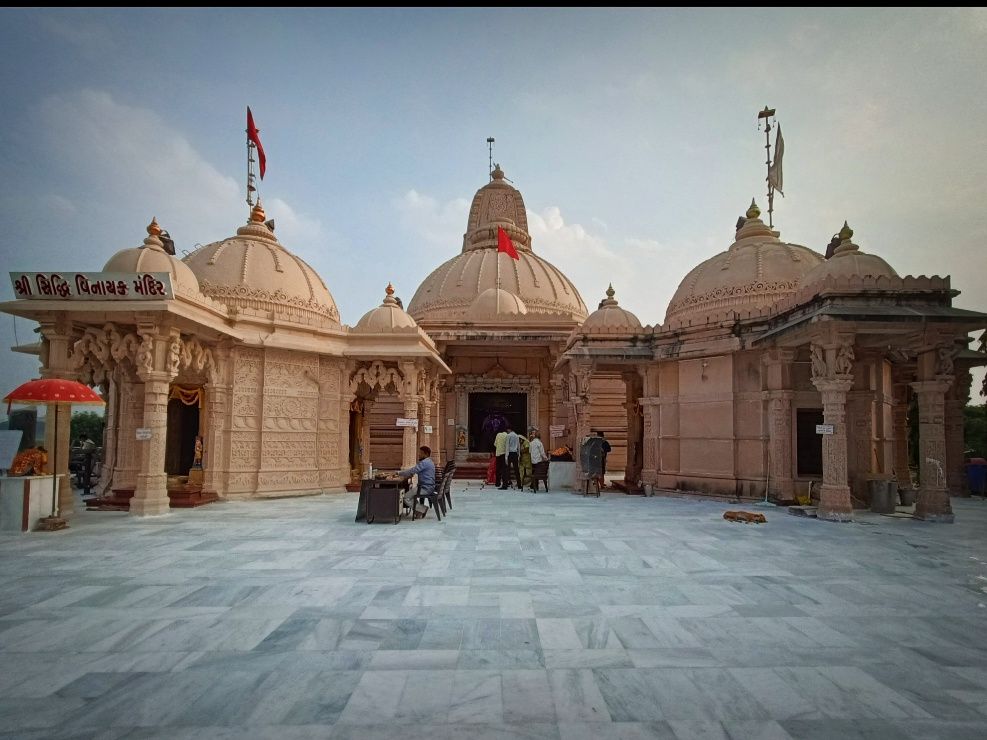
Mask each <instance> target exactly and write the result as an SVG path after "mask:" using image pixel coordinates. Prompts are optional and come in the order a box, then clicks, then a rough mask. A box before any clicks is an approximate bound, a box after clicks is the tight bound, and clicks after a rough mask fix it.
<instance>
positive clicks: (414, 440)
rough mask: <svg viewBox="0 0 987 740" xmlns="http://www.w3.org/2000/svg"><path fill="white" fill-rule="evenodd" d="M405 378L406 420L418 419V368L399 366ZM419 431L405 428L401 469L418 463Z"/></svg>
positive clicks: (403, 383) (403, 363)
mask: <svg viewBox="0 0 987 740" xmlns="http://www.w3.org/2000/svg"><path fill="white" fill-rule="evenodd" d="M399 367H400V368H401V374H402V375H403V376H404V377H403V380H402V383H401V400H402V402H403V403H404V418H405V419H418V418H419V417H418V404H419V403H421V400H422V399H421V395H420V394H419V388H418V368H417V367H416V366H415V363H413V362H402V363H400V364H399ZM418 446H419V445H418V429H417V427H404V428H403V429H402V439H401V467H402V468H410V467H412V466H413V465H415V463H417V462H418Z"/></svg>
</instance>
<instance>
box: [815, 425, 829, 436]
mask: <svg viewBox="0 0 987 740" xmlns="http://www.w3.org/2000/svg"><path fill="white" fill-rule="evenodd" d="M832 433H833V425H832V424H816V434H832Z"/></svg>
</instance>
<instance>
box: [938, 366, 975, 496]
mask: <svg viewBox="0 0 987 740" xmlns="http://www.w3.org/2000/svg"><path fill="white" fill-rule="evenodd" d="M972 384H973V376H971V375H970V371H969V370H967V369H959V368H958V369H957V371H956V380H955V381H954V382H953V385H952V387H950V389H949V392H948V393H947V395H946V401H945V419H944V423H945V427H946V428H945V432H946V484H947V487H948V488H949V493H950V494H951V495H953V496H969V495H970V489H969V488H968V487H967V484H966V465H965V461H966V458H965V456H964V455H963V451H964V440H963V433H964V422H965V419H964V415H963V408H964V407H965V406H966V404H967V401H969V400H970V386H971V385H972Z"/></svg>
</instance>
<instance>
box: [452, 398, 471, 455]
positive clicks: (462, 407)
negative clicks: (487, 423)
mask: <svg viewBox="0 0 987 740" xmlns="http://www.w3.org/2000/svg"><path fill="white" fill-rule="evenodd" d="M454 388H455V391H456V426H454V427H453V435H454V437H455V442H456V453H455V454H456V464H457V465H461V464H462V463H465V462H466V458H467V456H468V455H469V435H470V434H473V433H475V430H473V429H470V428H469V418H470V416H469V392H468V391H467V390H466V385H465V383H463V381H462V379H457V380H456V383H455V385H454ZM461 429H464V430H466V435H465V436H466V443H465V444H462V445H461V444H459V442H460V434H459V431H460V430H461Z"/></svg>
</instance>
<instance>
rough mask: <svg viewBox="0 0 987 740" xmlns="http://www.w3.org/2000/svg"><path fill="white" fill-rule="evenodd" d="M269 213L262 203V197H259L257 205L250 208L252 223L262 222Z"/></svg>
mask: <svg viewBox="0 0 987 740" xmlns="http://www.w3.org/2000/svg"><path fill="white" fill-rule="evenodd" d="M266 218H267V214H266V213H264V206H262V205H261V202H260V198H257V205H255V206H254V207H253V208H251V209H250V221H249V223H252V224H262V223H264V219H266Z"/></svg>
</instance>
